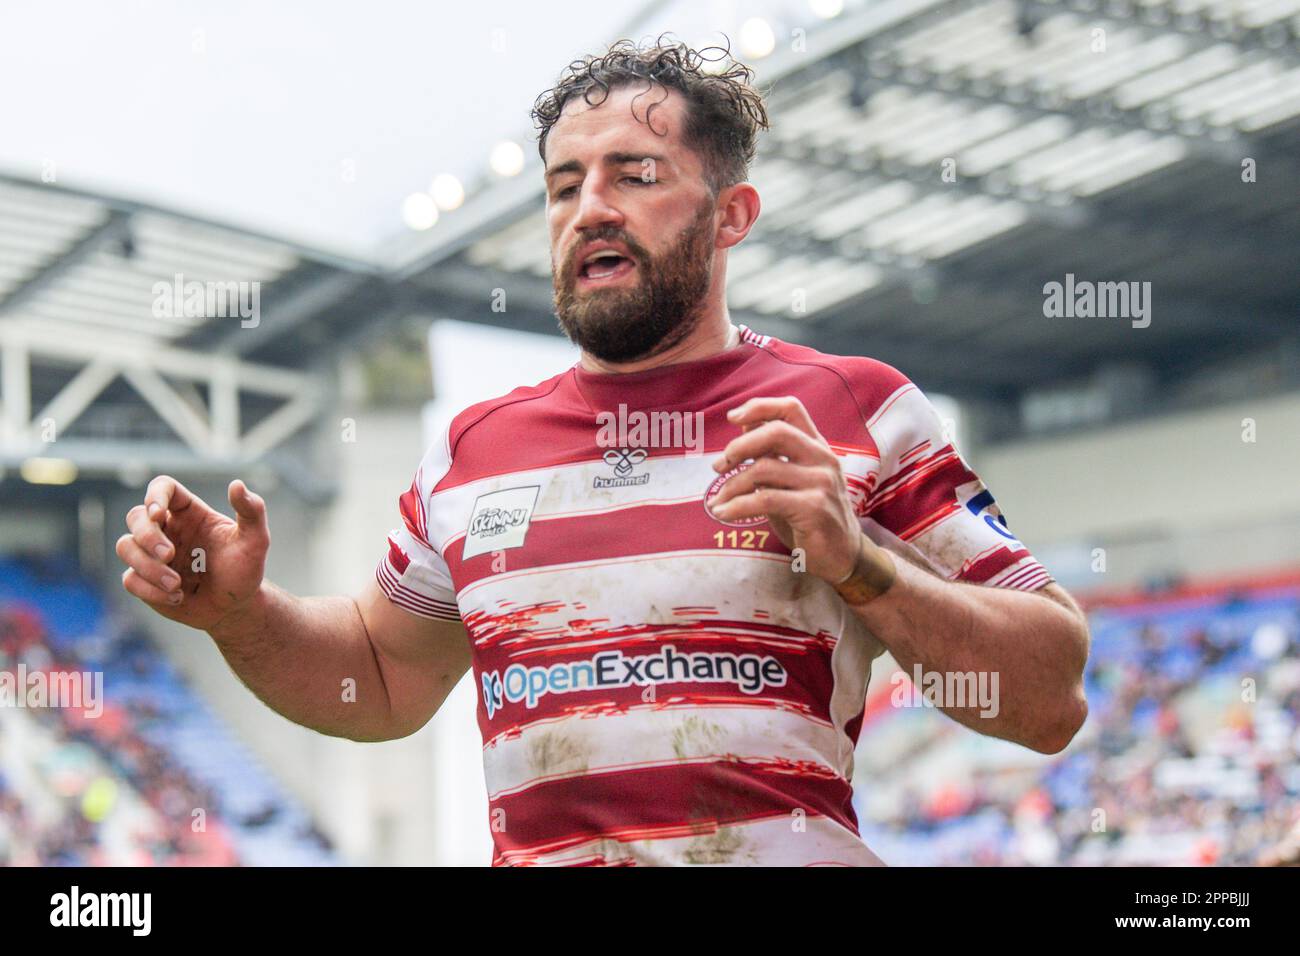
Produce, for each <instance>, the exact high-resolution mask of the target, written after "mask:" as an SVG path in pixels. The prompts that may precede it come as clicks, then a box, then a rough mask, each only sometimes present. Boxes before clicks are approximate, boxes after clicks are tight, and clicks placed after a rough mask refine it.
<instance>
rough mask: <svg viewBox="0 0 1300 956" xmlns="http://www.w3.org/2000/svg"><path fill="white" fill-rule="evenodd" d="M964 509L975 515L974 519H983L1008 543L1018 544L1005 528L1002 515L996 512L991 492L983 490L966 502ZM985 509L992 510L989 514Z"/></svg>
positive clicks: (995, 503)
mask: <svg viewBox="0 0 1300 956" xmlns="http://www.w3.org/2000/svg"><path fill="white" fill-rule="evenodd" d="M966 507H967V508H969V509H970V513H971V514H973V515H975V517H977V518H983V519H984V523H985V524H986V525H988V526H989V527H990V528H992V529H993V530H994V531H996V532H997V533H998V534H1000V535H1002V537H1004V538H1006V539H1007V540H1008V541H1014V542H1015V543H1016V544H1020V539H1019V538H1017V537H1016V536H1015V535H1014V534H1012V533H1011V529H1010V528H1008V527H1007V519H1006V518H1004V517H1002V513H1001V512H1000V511H999V510H998V508H997V502H996V501H994V500H993V492H991V491H989V490H988V489H987V488H986V489H984V490H983V491H981V492H980V493H979V494H978V495H976V496H975V497H973V498H971V499H970V501H968V502H966ZM986 508H987V509H992V510H991V511H990V512H985V509H986Z"/></svg>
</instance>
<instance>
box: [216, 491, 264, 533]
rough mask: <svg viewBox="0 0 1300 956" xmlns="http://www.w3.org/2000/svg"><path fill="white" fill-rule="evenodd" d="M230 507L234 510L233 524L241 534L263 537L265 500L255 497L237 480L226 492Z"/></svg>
mask: <svg viewBox="0 0 1300 956" xmlns="http://www.w3.org/2000/svg"><path fill="white" fill-rule="evenodd" d="M226 494H227V496H228V497H229V498H230V507H232V508H234V509H235V522H236V523H237V524H238V525H239V531H240V533H241V534H253V535H259V536H264V535H265V534H266V533H267V528H266V499H265V498H263V497H262V496H261V495H255V494H253V492H251V491H250V490H249V488H248V485H246V484H244V483H243V482H242V481H240V480H239V479H238V478H236V479H235V480H234V481H232V482H231V483H230V487H229V488H228V489H227V490H226Z"/></svg>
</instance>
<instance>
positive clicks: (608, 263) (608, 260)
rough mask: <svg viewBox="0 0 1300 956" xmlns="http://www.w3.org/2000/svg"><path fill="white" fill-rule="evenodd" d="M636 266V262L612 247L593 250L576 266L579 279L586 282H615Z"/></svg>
mask: <svg viewBox="0 0 1300 956" xmlns="http://www.w3.org/2000/svg"><path fill="white" fill-rule="evenodd" d="M635 268H636V263H635V262H634V261H633V260H631V259H629V258H628V257H627V256H625V255H622V254H620V253H618V252H616V251H614V250H613V249H603V250H601V251H600V252H593V253H592V254H591V255H589V256H588V257H587V258H586V259H584V260H583V261H582V265H580V266H579V267H578V279H579V281H581V282H583V283H587V284H597V283H605V282H616V281H618V280H619V279H621V278H622V277H623V276H625V275H627V274H628V273H630V272H631V271H632V270H633V269H635Z"/></svg>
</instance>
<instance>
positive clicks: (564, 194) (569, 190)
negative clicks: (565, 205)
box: [555, 186, 578, 199]
mask: <svg viewBox="0 0 1300 956" xmlns="http://www.w3.org/2000/svg"><path fill="white" fill-rule="evenodd" d="M577 189H578V187H577V186H564V187H562V188H561V189H558V190H556V192H555V198H556V199H568V198H569V197H570V196H572V195H573V194H574V193H575V192H576V191H577Z"/></svg>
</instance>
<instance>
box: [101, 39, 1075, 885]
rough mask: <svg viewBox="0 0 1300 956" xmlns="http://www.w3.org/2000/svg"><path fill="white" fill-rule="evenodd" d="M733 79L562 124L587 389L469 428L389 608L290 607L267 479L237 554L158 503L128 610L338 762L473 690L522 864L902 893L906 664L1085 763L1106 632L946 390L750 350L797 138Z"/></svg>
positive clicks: (195, 508) (874, 366)
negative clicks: (953, 424) (891, 881)
mask: <svg viewBox="0 0 1300 956" xmlns="http://www.w3.org/2000/svg"><path fill="white" fill-rule="evenodd" d="M708 66H709V65H708V64H702V61H701V58H700V56H699V54H698V53H695V52H694V51H691V50H689V49H687V48H685V47H682V46H676V45H664V44H660V45H656V46H654V47H651V48H649V49H638V48H636V47H634V46H632V45H631V44H628V43H626V42H625V43H622V44H619V45H616V46H615V47H613V48H611V50H610V51H609V52H608V53H607V54H606V55H605V56H603V57H599V58H589V59H587V60H584V61H580V62H578V63H575V64H573V65H571V66H570V67H569V69H568V71H567V72H566V74H565V75H564V76H563V77H562V78H561V81H560V83H559V85H558V86H557V87H556V88H555V89H553V90H551V91H550V92H549V93H547V94H544V95H543V96H542V97H541V98H540V99H539V101H538V103H537V105H536V107H535V111H534V115H535V117H536V119H537V121H538V123H539V125H540V127H541V137H540V141H539V148H540V150H541V154H542V158H543V160H544V161H545V180H546V190H547V200H546V215H547V220H548V223H549V226H550V241H551V254H552V262H553V272H554V282H555V298H556V310H557V313H558V316H559V320H560V323H561V325H562V327H563V328H564V330H565V332H566V333H567V334H568V335H569V337H570V338H571V339H572V340H573V341H574V342H576V343H577V344H578V345H579V346H580V347H581V349H582V357H581V361H580V362H579V363H578V364H577V365H576V366H575V367H574V368H572V369H570V370H568V371H567V372H565V373H563V374H562V375H558V376H556V377H555V378H552V379H550V380H549V381H546V382H543V383H542V384H540V385H537V386H535V387H531V388H520V389H517V390H515V391H514V392H511V393H510V394H509V395H506V396H504V397H502V398H498V399H495V400H492V401H488V402H483V403H480V404H478V405H475V406H473V407H471V408H469V409H466V410H465V411H463V412H462V413H461V414H460V415H458V416H457V417H456V418H455V419H454V420H453V422H452V423H451V425H450V427H449V428H448V429H447V430H446V432H445V433H444V434H443V435H442V436H441V438H440V439H439V440H438V441H437V442H436V443H435V444H434V445H433V447H432V448H430V449H429V450H428V452H427V454H426V455H425V457H424V460H423V462H422V463H421V465H420V468H419V470H418V472H417V473H416V476H415V481H414V483H413V484H412V485H411V488H410V490H409V491H407V492H406V493H405V494H404V495H403V496H402V497H401V502H400V509H401V515H402V524H401V526H400V527H398V528H397V529H396V530H394V531H393V532H392V534H391V536H390V537H389V542H388V550H387V553H386V554H385V556H384V557H383V559H382V560H381V561H380V564H379V567H378V570H377V574H376V578H377V580H376V582H371V583H368V584H367V585H366V586H365V587H364V589H363V590H362V592H361V594H360V596H359V597H357V598H355V599H353V598H347V597H333V598H306V599H305V598H298V597H295V596H293V595H291V594H288V593H286V592H284V591H283V590H281V589H279V588H276V587H275V586H273V585H271V584H270V583H269V582H266V581H264V580H263V579H262V569H263V563H264V559H265V556H266V552H267V548H268V544H269V537H268V531H267V520H266V511H265V506H264V502H263V501H262V499H261V498H259V497H258V496H256V495H255V494H253V493H252V492H251V491H249V489H248V488H247V487H246V486H245V485H244V484H243V483H242V482H239V481H235V482H232V483H231V485H230V489H229V496H230V503H231V505H232V507H233V508H234V510H235V515H236V517H235V520H233V521H232V520H230V519H228V518H226V517H224V516H222V515H220V514H218V513H217V512H215V511H213V510H212V509H211V508H209V507H208V506H207V505H206V504H204V503H203V502H201V501H199V500H198V499H197V498H196V497H194V496H193V495H191V494H190V493H189V492H188V491H187V490H186V489H185V488H183V487H182V486H181V485H180V484H178V483H177V482H176V481H174V480H173V479H171V478H167V477H160V478H157V479H155V480H154V481H153V482H152V483H151V484H150V486H149V489H148V492H147V493H146V496H145V500H144V504H143V505H141V506H138V507H136V508H134V509H132V511H131V512H130V513H129V514H128V515H127V524H128V527H129V528H130V534H128V535H125V536H124V537H123V538H122V539H121V541H120V542H119V544H118V553H119V555H120V556H121V557H122V559H123V560H124V561H125V562H126V563H127V564H128V565H130V567H129V569H128V571H127V572H126V574H125V575H124V577H123V583H124V586H125V588H126V590H127V591H129V592H130V593H132V594H134V595H136V596H137V597H139V598H140V599H141V600H143V601H145V602H146V603H148V604H149V605H150V606H152V607H154V608H156V609H157V610H158V611H159V612H160V613H162V614H163V615H165V616H166V617H169V618H172V619H173V620H178V621H183V622H185V623H187V624H190V625H193V626H194V627H199V628H203V629H205V630H206V631H208V633H209V634H211V636H212V638H213V639H214V640H215V641H216V643H217V646H218V647H219V648H220V650H221V652H222V654H223V655H224V656H225V658H226V660H227V661H228V662H229V663H230V665H231V667H232V668H233V669H234V670H235V672H236V673H237V674H238V675H239V676H240V678H241V679H242V680H243V681H244V682H245V683H246V684H247V685H248V686H249V687H250V688H251V689H252V690H253V692H254V693H256V694H257V695H258V696H259V697H260V698H261V699H262V700H263V701H265V702H266V703H267V704H268V705H269V706H271V707H272V708H274V709H275V710H277V711H278V712H279V713H281V714H283V715H284V716H286V717H288V718H289V719H290V720H294V721H296V722H298V723H301V724H304V725H306V726H308V727H312V728H315V729H316V730H319V731H320V732H322V733H327V734H334V735H339V736H346V737H350V738H352V739H355V740H386V739H391V738H395V737H401V736H404V735H406V734H410V733H412V732H414V731H415V730H417V729H418V728H420V727H422V726H423V725H424V724H425V722H426V721H428V720H429V718H430V717H431V716H432V715H433V714H434V712H435V711H436V710H437V709H438V707H439V705H440V704H441V703H442V702H443V700H444V699H445V698H446V696H447V694H448V692H449V691H450V690H451V688H452V686H453V685H454V684H455V683H456V682H457V681H458V680H459V679H460V678H461V677H462V675H463V674H464V673H465V671H466V670H467V669H468V668H469V667H470V666H471V665H472V666H473V669H474V678H475V686H476V688H477V690H478V698H479V700H478V722H479V727H480V729H481V731H482V735H483V741H484V750H483V754H484V765H485V773H486V778H487V785H488V791H489V802H490V821H489V822H490V825H491V828H492V832H493V837H494V840H495V853H494V858H493V862H494V863H495V864H498V865H503V864H572V865H577V864H644V863H761V864H820V863H837V864H875V863H879V862H880V861H879V859H878V858H877V857H876V856H875V855H874V854H873V853H872V852H871V851H870V850H869V849H868V848H867V847H866V846H865V844H864V843H863V842H862V840H861V839H860V837H859V836H858V833H857V822H856V818H855V816H854V811H853V807H852V804H851V790H850V785H849V781H850V778H851V776H852V765H853V750H854V745H855V743H856V740H857V734H858V730H859V728H860V726H861V720H862V711H863V701H864V698H865V695H866V689H867V680H868V676H869V671H870V666H871V662H872V660H873V659H874V658H875V657H876V656H877V655H879V654H880V653H882V652H883V651H884V650H886V649H887V650H889V651H890V652H891V653H892V654H893V656H894V658H895V660H896V661H897V662H898V663H899V665H901V666H902V668H903V669H904V670H905V671H906V672H908V673H912V672H913V670H914V668H915V667H920V668H922V669H923V670H924V671H925V672H926V673H931V672H935V673H940V674H966V673H975V674H984V675H993V676H995V677H996V678H997V681H998V683H997V685H996V686H997V687H998V688H999V690H1000V694H999V697H1000V699H999V700H998V701H997V702H996V706H994V707H989V706H988V702H987V701H985V702H984V703H983V704H981V703H979V702H976V701H975V700H965V699H962V700H949V699H943V700H938V701H936V702H937V703H939V704H941V705H942V706H943V708H944V710H945V712H946V713H947V714H949V715H950V716H951V717H953V718H955V719H956V720H958V721H960V722H961V723H963V724H965V725H966V726H968V727H971V728H973V729H974V730H976V731H979V732H980V733H984V734H989V735H992V736H997V737H1003V738H1006V739H1008V740H1013V741H1016V742H1018V743H1021V744H1024V745H1025V746H1028V747H1031V748H1033V749H1035V750H1038V751H1042V752H1044V753H1054V752H1057V751H1059V750H1061V749H1062V748H1063V747H1064V746H1065V745H1066V744H1067V743H1068V742H1069V740H1070V739H1071V738H1072V737H1073V735H1074V733H1075V732H1076V731H1077V729H1078V728H1079V726H1080V725H1081V724H1082V722H1083V720H1084V717H1085V715H1086V704H1085V701H1084V696H1083V692H1082V683H1081V678H1082V672H1083V667H1084V663H1085V661H1086V658H1087V645H1088V633H1087V626H1086V623H1085V620H1084V618H1083V615H1082V614H1081V613H1080V611H1079V609H1078V607H1077V606H1076V605H1075V604H1074V602H1073V601H1072V600H1071V599H1070V597H1069V596H1068V595H1067V594H1066V593H1065V592H1064V591H1063V590H1062V589H1061V588H1060V587H1059V586H1058V585H1056V584H1055V583H1054V582H1053V581H1052V579H1051V577H1050V576H1049V575H1048V573H1047V572H1046V571H1045V570H1044V569H1043V568H1042V567H1041V566H1040V565H1039V564H1038V563H1037V562H1036V561H1035V560H1034V558H1033V557H1032V555H1031V554H1030V553H1029V551H1028V550H1027V549H1026V548H1025V547H1024V545H1022V544H1021V543H1020V542H1019V541H1018V540H1016V539H1015V538H1014V537H1013V536H1012V535H1011V533H1010V532H1009V531H1008V530H1007V528H1006V526H1005V523H1004V522H1003V521H1002V520H1001V519H1000V517H999V516H998V511H997V509H996V506H995V505H994V503H993V499H992V496H991V495H990V494H989V493H988V492H987V491H986V490H985V489H984V486H983V485H982V484H981V483H980V481H979V479H978V478H977V477H976V476H975V475H974V474H973V473H971V471H970V470H969V469H968V468H967V467H966V465H965V463H964V462H963V461H962V459H961V458H960V457H959V456H958V454H957V452H956V451H955V450H954V449H953V447H952V445H951V443H950V442H949V441H948V439H947V438H946V437H945V436H944V433H943V429H942V427H941V424H940V422H939V420H938V418H937V416H936V415H935V413H934V411H933V409H932V407H931V406H930V404H929V402H928V401H927V400H926V399H925V397H924V396H923V395H922V394H921V392H920V391H918V390H917V389H916V387H915V386H914V385H912V384H911V382H909V381H908V379H906V378H905V377H904V376H903V375H902V374H900V373H899V372H898V371H896V370H894V369H892V368H890V367H889V366H887V365H884V364H881V363H879V362H876V361H873V360H871V359H867V358H846V357H838V356H830V355H822V354H820V353H817V352H815V351H813V350H811V349H807V348H802V347H797V346H793V345H788V344H784V343H781V342H778V341H775V340H773V339H771V338H769V337H767V336H763V335H760V334H758V333H756V332H754V331H751V330H749V329H745V328H743V327H741V328H738V327H735V326H733V325H732V324H731V322H730V319H729V317H728V312H727V307H726V302H725V295H724V290H725V284H726V283H725V279H726V266H727V254H728V250H729V249H731V248H732V247H733V246H735V245H737V244H738V243H739V242H741V241H742V240H743V239H744V238H745V236H746V235H747V234H748V232H749V230H750V229H751V227H752V226H753V225H754V222H755V220H756V219H757V217H758V213H759V196H758V193H757V191H756V190H755V189H754V187H753V186H752V185H750V184H748V183H747V182H745V178H746V176H747V168H748V163H749V161H750V160H751V159H752V157H753V153H754V143H755V138H756V136H757V133H758V130H759V129H760V128H764V127H765V126H766V123H767V120H766V114H765V111H764V109H763V105H762V101H761V98H760V97H759V95H758V94H757V93H756V92H755V91H754V90H753V89H752V87H751V86H750V85H749V79H750V74H749V71H748V70H747V69H745V68H744V67H741V66H738V65H734V64H731V65H730V66H729V68H728V69H726V70H716V69H712V68H706V67H708ZM701 452H703V453H702V454H701ZM193 547H203V548H205V549H206V550H207V555H208V559H207V570H206V571H205V572H204V573H202V574H194V573H192V572H190V571H189V569H188V567H187V565H186V564H185V562H184V561H182V560H178V558H177V555H181V556H184V555H188V554H189V553H190V549H191V548H193ZM169 565H170V566H169ZM344 677H353V678H354V679H355V680H356V682H357V694H356V702H354V703H344V702H342V701H340V699H339V696H340V695H339V691H338V688H339V686H340V681H341V680H342V679H343V678H344Z"/></svg>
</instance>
